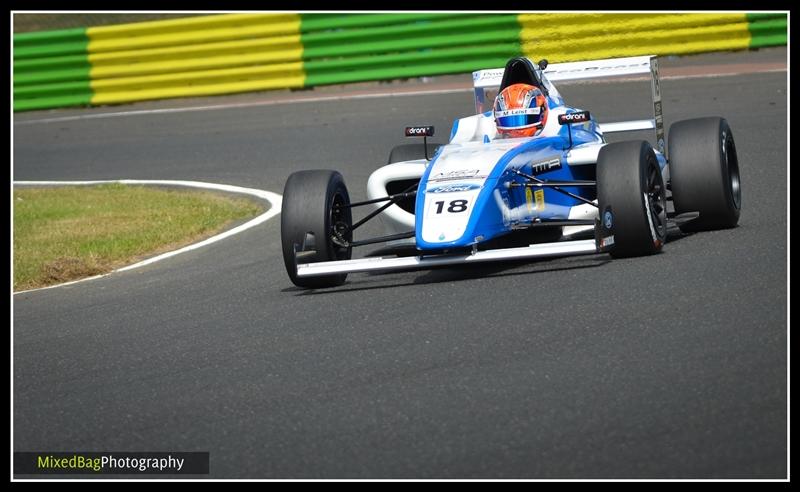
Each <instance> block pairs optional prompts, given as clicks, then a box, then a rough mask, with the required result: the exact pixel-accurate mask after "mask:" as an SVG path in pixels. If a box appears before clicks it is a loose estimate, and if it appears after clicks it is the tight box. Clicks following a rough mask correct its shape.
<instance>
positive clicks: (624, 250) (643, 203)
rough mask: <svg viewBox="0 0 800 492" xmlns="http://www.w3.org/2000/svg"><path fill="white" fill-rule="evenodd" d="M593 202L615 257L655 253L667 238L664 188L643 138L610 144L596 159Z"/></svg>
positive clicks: (657, 166)
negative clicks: (595, 202) (595, 182)
mask: <svg viewBox="0 0 800 492" xmlns="http://www.w3.org/2000/svg"><path fill="white" fill-rule="evenodd" d="M597 202H598V206H599V219H600V224H599V225H598V227H601V228H605V230H604V231H603V235H606V236H608V237H611V236H613V245H612V246H611V247H610V249H609V253H610V254H611V256H612V257H615V258H625V257H630V256H644V255H651V254H654V253H657V252H659V251H660V250H661V247H662V246H663V245H664V241H665V240H666V237H667V201H666V187H665V186H664V180H663V178H662V176H661V169H660V167H659V165H658V160H656V155H655V152H653V148H652V147H651V146H650V144H648V143H647V142H645V141H644V140H636V141H629V142H619V143H611V144H608V145H606V146H604V147H603V148H602V149H600V153H599V155H598V157H597Z"/></svg>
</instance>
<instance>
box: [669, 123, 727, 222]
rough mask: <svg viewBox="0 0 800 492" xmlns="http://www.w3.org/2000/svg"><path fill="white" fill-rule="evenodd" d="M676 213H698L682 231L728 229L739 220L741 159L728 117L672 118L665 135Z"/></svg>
mask: <svg viewBox="0 0 800 492" xmlns="http://www.w3.org/2000/svg"><path fill="white" fill-rule="evenodd" d="M667 145H668V152H669V174H670V186H671V188H672V200H673V203H674V205H675V212H676V213H678V214H681V213H686V212H700V215H699V216H698V217H697V218H696V219H694V220H692V221H690V222H686V223H684V224H682V225H681V226H680V228H681V230H682V231H685V232H694V231H708V230H714V229H728V228H730V227H735V226H736V225H737V224H738V223H739V214H740V212H741V206H742V190H741V183H740V180H739V160H738V159H737V156H736V145H735V144H734V141H733V133H732V132H731V129H730V127H729V126H728V122H727V121H725V119H723V118H719V117H710V118H697V119H693V120H684V121H679V122H677V123H674V124H673V125H672V126H671V127H670V129H669V139H668V143H667Z"/></svg>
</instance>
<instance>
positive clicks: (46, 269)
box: [13, 184, 265, 291]
mask: <svg viewBox="0 0 800 492" xmlns="http://www.w3.org/2000/svg"><path fill="white" fill-rule="evenodd" d="M13 208H14V291H19V290H27V289H33V288H37V287H44V286H47V285H52V284H58V283H62V282H68V281H71V280H77V279H80V278H84V277H90V276H92V275H98V274H102V273H107V272H110V271H112V270H114V269H116V268H120V267H122V266H124V265H129V264H132V263H135V262H137V261H139V260H142V259H144V258H147V257H149V256H153V255H156V254H160V253H164V252H167V251H171V250H174V249H177V248H179V247H182V246H185V245H187V244H191V243H193V242H196V241H199V240H202V239H204V238H206V237H209V236H212V235H214V234H216V233H217V232H220V231H222V230H223V229H225V228H226V227H227V226H229V225H230V224H231V223H233V222H237V221H241V220H244V219H248V218H251V217H254V216H256V215H258V214H260V213H262V212H263V211H264V209H265V207H264V206H263V205H260V204H259V203H257V202H255V201H253V200H250V199H245V198H232V197H230V196H229V195H224V194H219V193H211V192H207V191H193V190H192V191H186V190H175V189H166V188H157V187H151V186H131V185H123V184H104V185H99V186H58V187H42V188H38V187H37V188H29V187H25V188H17V189H15V190H14V205H13Z"/></svg>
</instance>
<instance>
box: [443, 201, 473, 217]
mask: <svg viewBox="0 0 800 492" xmlns="http://www.w3.org/2000/svg"><path fill="white" fill-rule="evenodd" d="M468 202H469V201H468V200H451V201H450V202H447V212H448V213H451V214H457V213H461V212H464V211H466V210H467V203H468ZM445 203H446V202H444V201H441V202H434V204H435V205H436V213H437V214H440V213H442V211H444V210H445V208H444V206H445Z"/></svg>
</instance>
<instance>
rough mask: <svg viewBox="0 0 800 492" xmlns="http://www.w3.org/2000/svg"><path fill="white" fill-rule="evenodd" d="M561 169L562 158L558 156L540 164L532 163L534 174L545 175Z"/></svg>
mask: <svg viewBox="0 0 800 492" xmlns="http://www.w3.org/2000/svg"><path fill="white" fill-rule="evenodd" d="M560 167H561V158H560V157H558V156H555V157H549V158H547V159H545V160H543V161H539V162H532V163H531V172H532V173H533V174H539V173H544V172H547V171H552V170H553V169H558V168H560Z"/></svg>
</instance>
